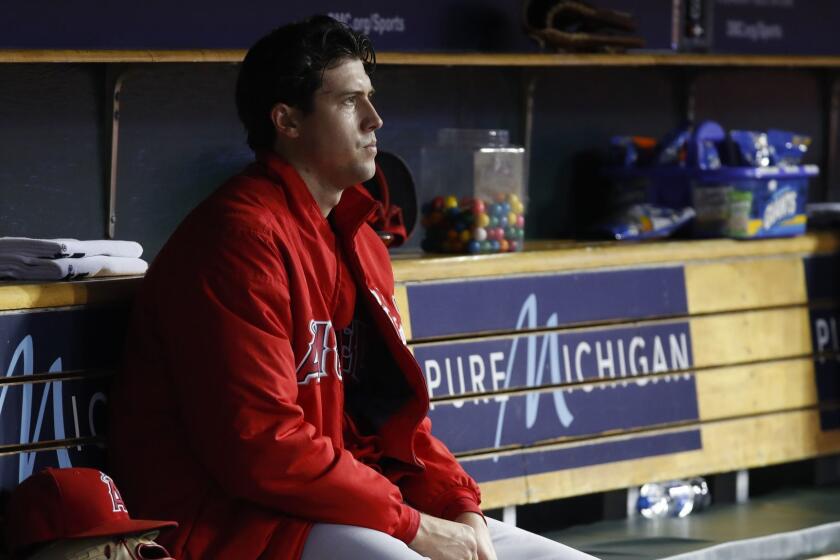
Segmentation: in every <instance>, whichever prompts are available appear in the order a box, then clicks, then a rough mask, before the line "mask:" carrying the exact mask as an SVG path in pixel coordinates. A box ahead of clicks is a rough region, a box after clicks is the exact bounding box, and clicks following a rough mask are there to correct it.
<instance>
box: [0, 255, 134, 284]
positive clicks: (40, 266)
mask: <svg viewBox="0 0 840 560" xmlns="http://www.w3.org/2000/svg"><path fill="white" fill-rule="evenodd" d="M148 268H149V265H148V263H146V261H144V260H143V259H136V258H128V257H106V256H102V255H97V256H93V257H80V258H72V259H71V258H63V259H39V258H32V257H21V256H11V255H2V254H0V278H7V279H14V280H70V279H72V278H90V277H93V276H126V275H131V274H143V273H144V272H146V269H148Z"/></svg>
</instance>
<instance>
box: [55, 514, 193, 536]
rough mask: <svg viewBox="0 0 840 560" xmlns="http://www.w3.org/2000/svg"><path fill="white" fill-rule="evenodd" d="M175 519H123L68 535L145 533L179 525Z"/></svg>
mask: <svg viewBox="0 0 840 560" xmlns="http://www.w3.org/2000/svg"><path fill="white" fill-rule="evenodd" d="M177 526H178V524H177V523H176V522H174V521H153V520H150V519H122V520H119V521H111V522H109V523H103V524H102V525H99V526H97V527H94V528H93V529H88V530H87V531H83V532H81V533H76V534H75V535H67V538H70V539H83V538H88V537H110V536H113V535H132V534H137V533H145V532H147V531H154V530H157V529H171V528H174V527H177Z"/></svg>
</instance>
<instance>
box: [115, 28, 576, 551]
mask: <svg viewBox="0 0 840 560" xmlns="http://www.w3.org/2000/svg"><path fill="white" fill-rule="evenodd" d="M374 64H375V55H374V51H373V48H372V46H371V44H370V42H369V40H368V39H367V38H366V37H364V36H362V35H360V34H357V33H355V32H353V31H352V30H350V29H349V28H347V27H346V26H344V25H342V24H340V23H338V22H336V21H335V20H333V19H331V18H328V17H324V16H319V17H314V18H311V19H309V20H307V21H305V22H302V23H297V24H291V25H287V26H284V27H281V28H279V29H277V30H275V31H274V32H272V33H271V34H269V35H267V36H266V37H264V38H262V39H261V40H260V41H258V42H257V43H256V44H255V45H254V46H253V47H252V48H251V50H250V51H249V52H248V55H247V56H246V58H245V61H244V63H243V64H242V68H241V70H240V74H239V79H238V83H237V91H236V101H237V107H238V110H239V115H240V118H241V119H242V121H243V123H244V124H245V127H246V129H247V131H248V143H249V145H250V146H251V147H252V148H253V149H254V151H255V152H256V162H255V163H253V164H252V165H250V166H249V167H247V168H246V169H245V170H244V171H242V172H241V173H240V174H239V175H237V176H235V177H233V178H232V179H230V180H229V181H228V182H227V183H226V184H224V185H223V186H222V187H221V188H220V189H219V190H217V191H216V192H215V193H214V194H213V195H212V196H210V197H209V198H208V199H207V200H205V201H204V202H203V203H202V204H201V205H199V206H198V207H197V208H196V209H195V210H194V211H193V212H192V213H191V214H190V215H189V216H188V217H187V218H186V219H185V220H184V222H183V223H182V224H181V225H180V226H179V228H178V229H177V231H176V232H175V233H174V234H173V236H172V237H171V239H170V240H169V241H168V243H167V244H166V246H165V247H164V248H163V249H162V250H161V252H160V254H159V255H158V257H157V259H156V260H155V262H154V263H153V265H152V267H151V269H150V270H149V273H148V275H147V276H146V279H145V281H144V283H143V286H142V289H141V293H140V295H139V296H138V300H137V302H136V307H135V311H134V314H133V318H132V322H131V326H130V331H129V334H128V337H127V350H126V363H125V367H124V370H123V371H122V372H121V376H120V379H119V381H118V383H117V386H116V387H115V388H114V391H113V395H112V398H111V404H110V406H111V423H110V427H111V431H110V440H111V443H110V450H111V465H110V468H111V469H112V471H113V473H114V476H115V477H116V478H117V479H118V480H119V481H120V485H121V487H122V488H123V495H124V498H125V500H126V503H128V504H130V505H131V508H132V511H136V513H137V514H139V515H141V516H144V517H148V516H151V517H153V518H155V517H160V518H166V519H175V520H177V521H178V522H179V524H180V525H179V527H178V529H177V530H174V531H172V533H170V534H168V535H166V536H165V537H166V538H165V544H166V546H168V547H169V548H170V550H171V551H172V553H173V555H174V556H175V557H176V558H196V559H197V558H202V559H208V560H209V559H216V558H219V559H221V558H225V559H237V560H252V559H253V560H256V559H257V558H260V559H281V558H295V559H296V558H303V559H306V560H309V559H320V558H332V559H342V558H347V559H350V558H352V559H362V558H363V559H378V558H382V559H384V558H389V559H394V558H396V559H417V558H421V557H424V556H427V557H431V558H434V559H456V558H457V559H462V558H469V559H477V558H479V559H482V560H491V559H494V558H497V554H498V558H501V559H503V560H504V559H513V558H529V559H532V560H533V559H536V558H563V559H565V558H569V559H572V558H586V557H588V556H586V555H585V554H582V553H580V552H577V551H575V550H573V549H570V548H568V547H564V546H563V545H560V544H557V543H554V542H552V541H549V540H547V539H543V538H542V537H539V536H537V535H532V534H530V533H527V532H525V531H522V530H519V529H516V528H515V527H511V526H507V525H504V524H502V523H500V522H497V521H494V520H491V519H487V520H486V522H485V519H484V518H483V516H482V514H481V510H480V508H479V489H478V486H477V485H476V483H475V482H474V481H473V480H472V479H471V478H470V477H469V476H468V475H467V474H466V473H465V472H464V471H463V469H462V468H461V467H460V466H459V464H458V462H457V461H456V460H455V458H454V457H453V456H452V454H451V453H450V452H449V451H448V450H447V448H446V447H445V446H444V445H443V444H442V443H441V442H440V441H439V440H437V439H436V438H435V437H434V436H432V435H431V432H430V430H431V426H430V423H429V420H428V419H427V418H426V414H427V411H428V406H429V398H428V393H427V389H426V385H425V381H424V378H423V375H422V373H421V370H420V368H419V366H418V365H417V363H416V361H415V360H414V358H413V356H412V354H411V352H410V351H409V349H408V347H407V346H406V343H405V337H404V335H403V329H402V326H401V323H400V315H399V313H398V311H397V309H396V305H395V302H394V296H393V290H394V285H393V276H392V271H391V266H390V260H389V256H388V252H387V250H386V248H385V247H384V245H383V243H382V242H381V241H380V240H379V238H378V237H377V235H376V233H374V231H373V230H372V229H371V228H370V227H369V226H368V225H367V224H366V218H367V217H368V216H369V215H370V213H371V212H372V211H373V210H374V207H375V204H376V203H375V201H373V200H372V199H371V198H370V197H369V196H368V195H367V194H366V193H365V192H364V191H363V190H362V189H361V188H360V187H359V186H358V183H360V182H362V181H365V180H367V179H369V178H370V177H372V176H373V174H374V156H375V155H376V150H377V148H376V130H377V129H378V128H380V127H381V126H382V120H381V119H380V117H379V115H378V114H377V112H376V111H375V109H374V107H373V105H372V103H371V96H372V94H373V88H372V86H371V82H370V78H369V75H370V74H371V73H372V72H373V69H374ZM141 458H142V459H141Z"/></svg>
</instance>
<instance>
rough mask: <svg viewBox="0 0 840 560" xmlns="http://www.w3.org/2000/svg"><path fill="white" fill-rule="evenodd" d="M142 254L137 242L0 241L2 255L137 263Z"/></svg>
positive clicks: (26, 239)
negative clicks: (120, 259)
mask: <svg viewBox="0 0 840 560" xmlns="http://www.w3.org/2000/svg"><path fill="white" fill-rule="evenodd" d="M142 254H143V247H141V246H140V244H139V243H137V242H135V241H116V240H110V239H94V240H90V241H79V240H78V239H31V238H29V237H0V255H15V256H21V257H43V258H47V259H59V258H63V257H74V258H78V257H91V256H95V255H105V256H109V257H126V258H132V259H136V258H139V257H140V255H142Z"/></svg>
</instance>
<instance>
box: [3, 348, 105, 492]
mask: <svg viewBox="0 0 840 560" xmlns="http://www.w3.org/2000/svg"><path fill="white" fill-rule="evenodd" d="M18 365H21V366H22V367H21V375H22V376H24V377H27V376H33V375H34V373H35V352H34V343H33V340H32V336H31V335H27V336H25V337H24V338H23V339H22V340H21V341H20V343H19V344H18V345H17V348H15V351H14V353H13V354H12V359H11V360H10V362H9V366H8V368H7V369H6V378H9V377H12V376H14V374H15V371H16V370H17V369H18ZM61 370H62V361H61V358H60V357H59V358H56V359H55V360H54V361H53V363H52V365H50V369H49V372H50V373H57V372H60V371H61ZM43 385H44V392H43V393H42V394H41V402H40V403H39V406H38V411H37V415H36V416H35V427H34V431H33V430H32V419H33V412H34V411H33V408H32V400H33V396H32V392H33V384H32V383H24V384H23V385H21V386H20V389H21V391H23V398H22V399H21V411H20V439H19V443H20V445H27V444H30V443H37V442H39V441H40V440H41V430H42V428H43V424H44V415H45V412H46V407H47V402H48V401H49V399H50V391H52V417H53V436H54V437H53V438H52V439H54V440H56V441H61V440H63V439H66V434H65V431H64V399H63V385H62V382H61V381H52V382H49V383H44V384H43ZM10 389H17V387H12V386H10V385H4V386H3V389H2V390H0V418H2V414H3V407H4V405H5V403H6V396H7V394H8V391H9V390H10ZM105 400H106V399H105V396H104V395H103V394H102V393H96V394H95V395H94V396H93V397H92V398H91V402H90V405H89V422H90V432H91V435H96V430H95V429H94V426H93V410H94V406H95V404H96V403H97V402H102V403H105ZM76 437H79V434H78V430H77V433H76ZM36 453H37V452H36V451H31V452H22V453H21V454H20V457H19V462H18V482H21V481H23V480H24V479H26V478H28V477H29V476H30V475H31V474H32V471H33V469H34V466H35V454H36ZM55 453H56V455H57V458H58V466H59V467H61V468H66V467H72V466H73V465H72V464H71V462H70V455H69V454H68V453H67V449H56V450H55Z"/></svg>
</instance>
